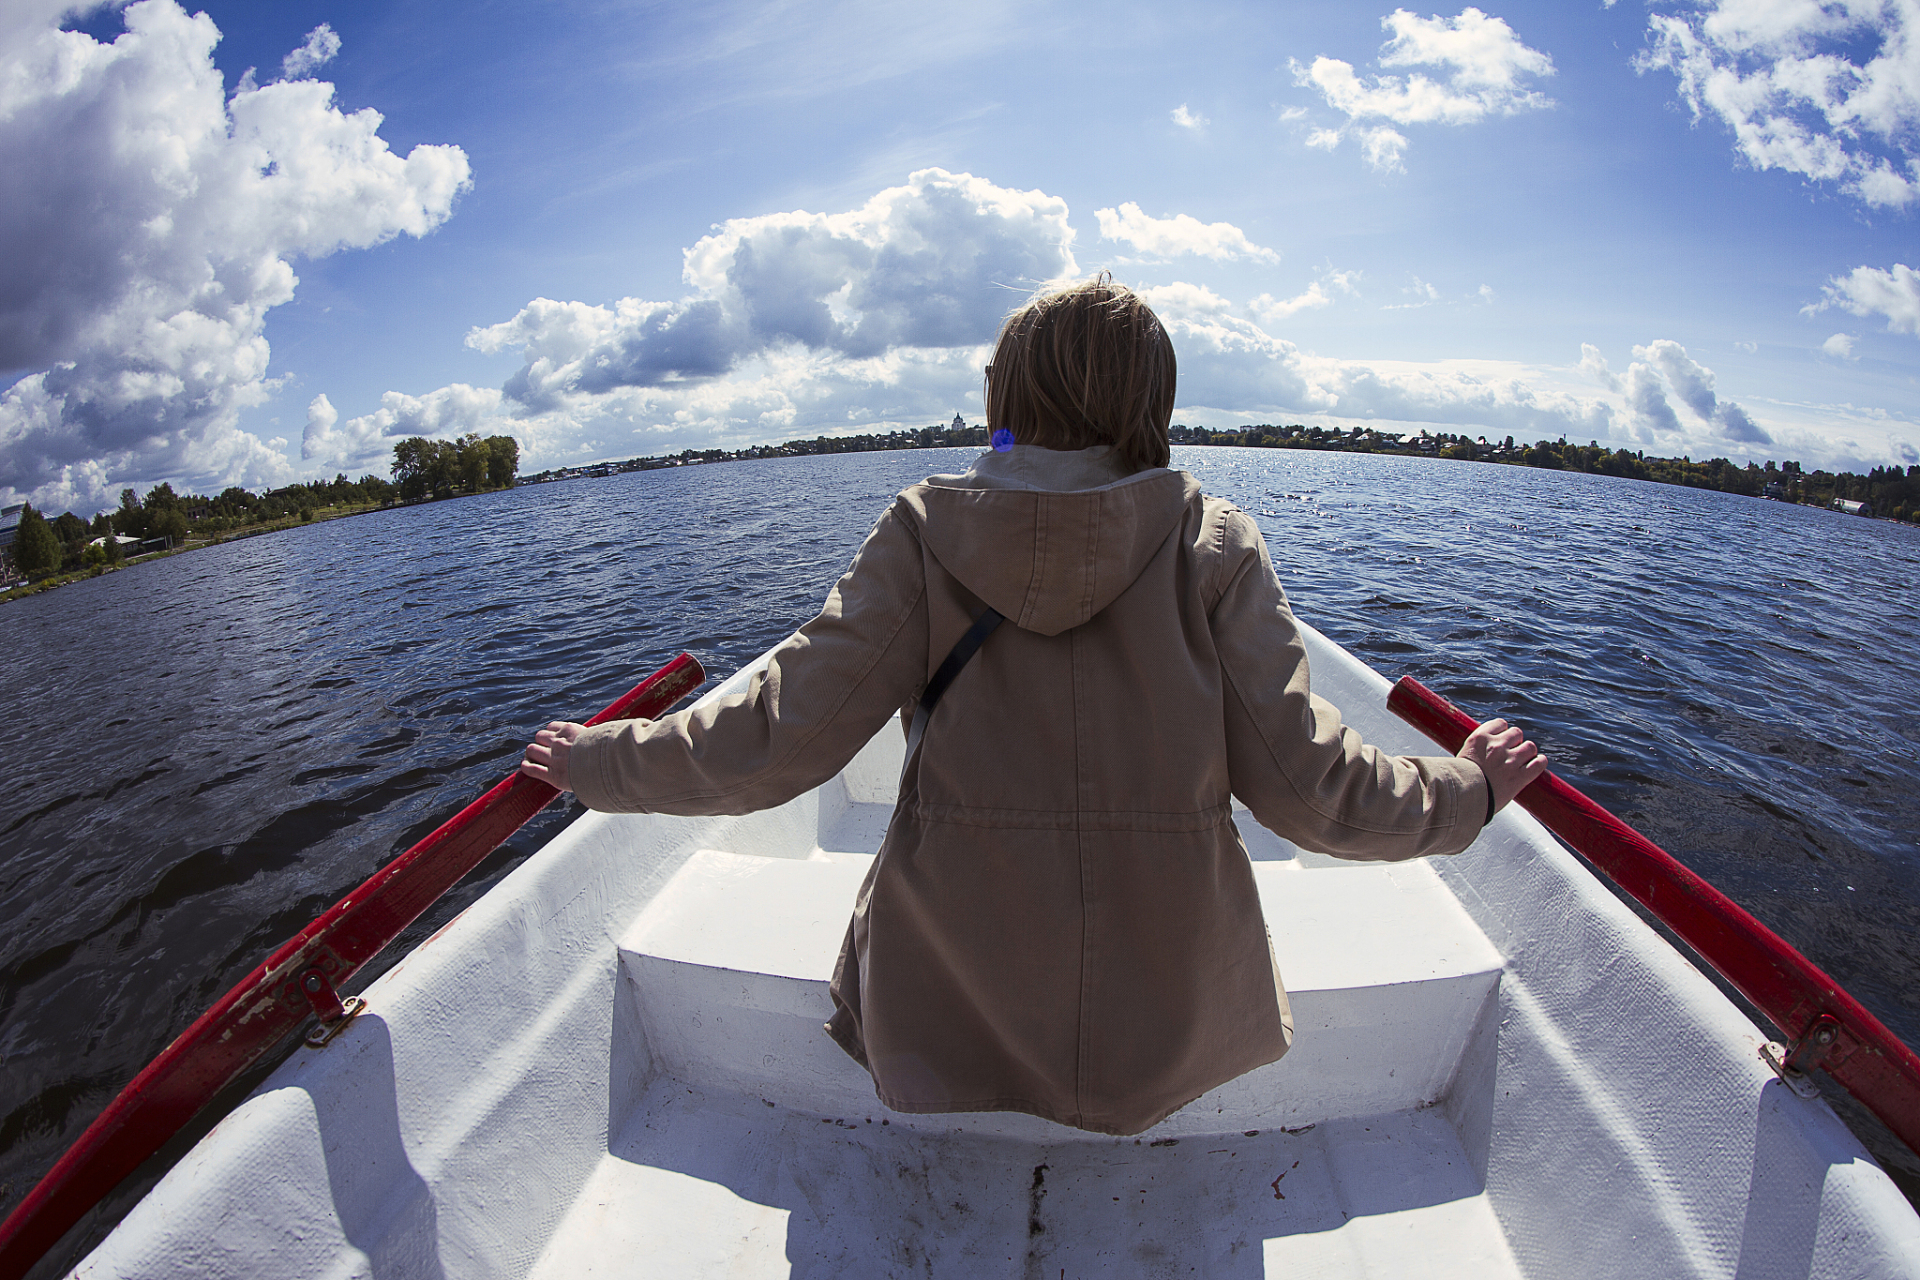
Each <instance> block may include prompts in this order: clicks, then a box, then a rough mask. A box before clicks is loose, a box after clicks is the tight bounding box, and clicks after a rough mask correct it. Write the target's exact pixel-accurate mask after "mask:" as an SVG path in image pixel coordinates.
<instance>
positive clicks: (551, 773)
mask: <svg viewBox="0 0 1920 1280" xmlns="http://www.w3.org/2000/svg"><path fill="white" fill-rule="evenodd" d="M585 729H586V726H585V725H583V724H575V723H573V722H572V721H571V720H555V721H554V722H553V723H551V724H549V725H548V726H547V727H546V728H544V729H542V730H540V731H539V732H538V733H536V734H534V735H533V741H532V742H530V743H528V744H527V750H526V753H525V754H524V755H522V756H521V757H520V772H522V773H524V774H526V775H527V776H528V777H529V778H532V779H533V780H534V781H535V782H544V783H546V784H547V785H548V786H550V787H552V788H554V789H555V790H557V791H571V790H573V787H572V785H571V784H570V783H569V782H568V780H567V756H568V755H569V754H571V753H572V751H573V740H574V739H575V738H578V737H579V736H580V734H581V732H582V731H583V730H585Z"/></svg>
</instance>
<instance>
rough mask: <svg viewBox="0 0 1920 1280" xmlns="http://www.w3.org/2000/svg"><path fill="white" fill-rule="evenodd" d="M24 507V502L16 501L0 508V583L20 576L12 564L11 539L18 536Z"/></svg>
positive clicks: (6, 582) (25, 506) (5, 582)
mask: <svg viewBox="0 0 1920 1280" xmlns="http://www.w3.org/2000/svg"><path fill="white" fill-rule="evenodd" d="M26 509H27V504H26V503H24V502H16V503H14V504H13V505H12V506H10V507H7V508H6V509H4V510H0V584H10V583H12V582H14V581H15V580H16V579H18V578H19V577H20V571H19V570H18V569H16V568H15V567H14V564H13V540H14V538H16V537H18V536H19V533H20V513H21V512H23V511H25V510H26Z"/></svg>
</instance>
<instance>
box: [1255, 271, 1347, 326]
mask: <svg viewBox="0 0 1920 1280" xmlns="http://www.w3.org/2000/svg"><path fill="white" fill-rule="evenodd" d="M1331 305H1333V295H1331V294H1329V293H1328V292H1327V289H1326V286H1325V285H1323V284H1321V283H1320V281H1318V280H1315V281H1314V282H1313V283H1312V284H1310V285H1308V286H1307V287H1306V289H1305V291H1303V292H1301V293H1297V294H1295V295H1294V296H1293V297H1291V298H1276V297H1274V296H1273V295H1272V294H1270V293H1263V294H1261V295H1260V296H1259V297H1257V298H1255V299H1254V300H1253V301H1252V302H1249V303H1248V304H1247V307H1248V309H1250V310H1251V311H1252V312H1253V313H1254V314H1255V315H1257V316H1259V317H1260V318H1261V319H1262V320H1265V321H1266V322H1267V323H1268V324H1272V323H1273V322H1274V321H1276V320H1285V319H1286V318H1287V317H1288V316H1291V315H1293V314H1295V313H1296V312H1300V311H1307V310H1310V309H1312V308H1315V307H1326V306H1331Z"/></svg>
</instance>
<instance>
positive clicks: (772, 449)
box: [520, 418, 1920, 524]
mask: <svg viewBox="0 0 1920 1280" xmlns="http://www.w3.org/2000/svg"><path fill="white" fill-rule="evenodd" d="M955 423H956V425H954V426H943V427H925V428H922V429H920V430H918V431H890V432H887V433H886V434H885V435H879V434H864V435H851V436H816V437H815V438H814V439H812V440H789V441H787V442H785V443H784V444H777V445H753V446H750V447H748V448H745V449H734V450H727V449H685V450H682V451H681V452H680V453H677V454H664V455H660V456H648V457H640V458H628V459H625V460H620V461H611V462H596V463H593V464H591V465H589V466H584V467H561V468H557V469H552V470H547V471H540V472H536V473H534V474H533V475H530V476H523V477H521V479H520V483H521V484H551V483H553V482H555V481H559V480H575V479H581V478H589V477H599V476H611V475H619V474H623V473H625V472H630V471H657V470H660V469H663V468H666V467H686V466H699V465H702V464H705V463H709V462H751V461H755V460H758V459H761V458H804V457H813V456H817V455H821V454H842V453H875V452H886V451H890V450H901V449H964V448H976V449H984V448H986V447H988V437H987V429H986V428H985V427H969V426H966V425H964V424H963V423H961V422H960V420H959V419H958V418H956V419H955ZM1168 436H1169V438H1170V440H1171V441H1172V443H1174V444H1180V445H1200V446H1226V447H1235V448H1245V449H1306V450H1312V451H1315V452H1321V453H1377V454H1389V455H1393V456H1397V457H1404V458H1447V459H1450V460H1456V461H1467V462H1487V463H1497V464H1499V465H1502V466H1518V467H1532V468H1535V469H1538V470H1551V471H1577V472H1580V473H1583V474H1587V475H1610V476H1616V477H1619V478H1621V479H1627V480H1641V481H1645V482H1647V483H1650V484H1672V485H1679V486H1681V487H1684V488H1690V489H1712V490H1717V491H1719V492H1722V493H1735V494H1740V495H1742V496H1744V497H1751V498H1772V499H1776V500H1778V501H1782V502H1791V503H1794V504H1796V505H1799V506H1810V507H1819V508H1823V509H1832V508H1834V507H1835V505H1836V501H1837V500H1846V501H1854V502H1860V503H1864V504H1866V505H1867V506H1868V507H1869V508H1870V510H1868V511H1863V512H1860V513H1858V514H1864V515H1867V516H1869V518H1872V519H1885V520H1892V521H1894V522H1896V523H1900V524H1915V523H1920V466H1914V467H1908V468H1907V469H1906V470H1905V472H1904V473H1903V472H1902V471H1901V469H1900V468H1899V467H1897V466H1894V467H1876V468H1874V469H1873V471H1871V472H1869V473H1868V474H1867V475H1865V476H1860V475H1855V474H1854V473H1852V472H1849V471H1843V472H1840V473H1838V474H1837V475H1836V474H1834V473H1832V472H1827V471H1806V470H1804V469H1803V468H1802V467H1801V465H1800V464H1799V463H1798V462H1791V461H1788V462H1781V463H1779V464H1777V465H1776V464H1775V463H1774V462H1772V461H1769V462H1768V463H1767V465H1766V466H1765V467H1760V466H1756V465H1754V464H1753V463H1748V464H1746V466H1744V467H1741V466H1737V465H1735V464H1734V463H1732V462H1730V461H1728V460H1727V459H1725V458H1709V459H1707V460H1706V461H1705V462H1695V461H1694V460H1693V459H1692V458H1691V457H1682V458H1658V457H1655V458H1649V457H1647V456H1646V455H1645V454H1644V453H1636V452H1633V451H1630V450H1627V449H1614V450H1609V449H1606V448H1604V447H1602V446H1601V445H1599V444H1598V443H1597V442H1595V443H1589V444H1585V445H1576V444H1569V443H1568V442H1567V441H1566V440H1565V439H1564V438H1562V439H1560V440H1541V441H1538V442H1536V443H1534V444H1531V445H1527V444H1518V443H1516V442H1515V441H1514V439H1513V437H1511V436H1508V437H1507V438H1506V440H1505V442H1504V443H1492V442H1489V441H1488V440H1487V439H1486V437H1484V436H1479V437H1467V436H1463V435H1448V434H1445V433H1440V434H1437V435H1436V434H1429V433H1428V432H1426V431H1424V430H1423V431H1418V432H1408V433H1404V434H1403V433H1392V432H1382V431H1377V430H1372V429H1368V428H1363V427H1356V428H1353V429H1352V430H1350V431H1328V430H1326V429H1324V428H1321V427H1306V426H1301V425H1299V424H1295V425H1292V426H1283V427H1277V426H1273V425H1271V424H1268V423H1261V424H1259V425H1248V426H1242V427H1237V428H1235V429H1233V430H1231V431H1212V430H1209V429H1208V428H1206V427H1188V426H1183V425H1180V424H1177V423H1176V424H1175V425H1174V426H1173V427H1172V428H1170V429H1169V431H1168ZM1770 490H1777V491H1770Z"/></svg>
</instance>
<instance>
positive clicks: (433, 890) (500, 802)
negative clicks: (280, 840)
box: [0, 653, 706, 1280]
mask: <svg viewBox="0 0 1920 1280" xmlns="http://www.w3.org/2000/svg"><path fill="white" fill-rule="evenodd" d="M705 679H706V672H704V671H703V670H701V668H700V664H699V663H698V662H696V661H695V660H694V659H693V658H692V656H691V655H688V654H684V653H683V654H681V655H680V656H679V657H677V658H675V659H674V660H673V661H672V662H669V663H668V664H667V665H666V666H664V667H662V668H660V669H659V670H658V671H656V672H654V673H653V674H652V675H650V676H648V677H647V678H646V679H645V680H642V681H641V682H640V683H639V684H638V685H636V686H635V687H634V688H633V689H632V690H630V691H629V692H628V693H627V694H626V695H624V696H623V697H621V698H620V700H619V701H617V702H615V703H614V704H613V705H612V706H610V707H608V708H607V709H606V710H605V711H602V712H601V713H600V714H599V715H597V716H595V717H594V718H593V719H591V720H589V721H587V723H588V724H601V723H603V722H605V721H608V720H628V719H633V718H635V717H641V718H645V719H653V718H654V717H657V716H659V715H660V714H661V713H662V712H664V711H665V710H666V709H667V708H668V707H671V706H672V705H673V704H674V703H676V702H678V701H679V700H680V699H681V698H682V697H684V696H686V695H687V694H689V693H691V692H693V690H695V689H697V688H699V687H700V684H701V682H702V681H704V680H705ZM559 794H560V793H559V792H558V791H555V790H554V789H553V788H552V787H550V786H548V785H546V784H545V783H544V782H535V781H534V780H533V779H531V778H528V777H526V776H524V775H522V774H520V773H517V772H516V773H514V774H512V775H510V776H509V777H508V778H507V779H506V780H505V781H503V782H501V783H500V784H499V785H498V786H496V787H494V788H493V789H492V790H491V791H489V792H487V793H486V794H485V795H483V796H481V797H480V798H479V799H478V800H475V801H474V802H473V803H472V804H470V805H468V806H467V807H466V808H464V809H462V810H461V811H460V812H459V813H457V814H455V815H454V816H453V817H451V818H449V819H448V820H447V821H446V822H444V823H442V824H441V825H440V827H439V829H438V830H436V831H435V832H434V833H433V834H432V835H430V836H428V837H427V838H426V839H425V840H422V841H421V842H420V843H419V844H416V845H415V846H413V848H411V849H409V850H407V851H406V852H405V853H403V854H401V855H400V856H399V857H397V858H395V859H394V860H393V861H392V862H389V863H388V864H387V865H386V866H384V867H382V868H380V870H378V871H376V872H375V873H374V874H373V875H372V876H371V877H370V878H369V879H368V880H367V882H366V883H365V884H363V885H361V886H360V887H359V888H358V889H355V890H354V891H353V892H352V893H349V894H348V895H347V896H346V897H344V898H342V899H340V901H339V902H337V903H335V904H334V905H333V906H332V907H331V908H329V909H328V911H327V912H326V914H325V915H323V916H321V917H320V918H319V919H318V920H315V921H314V922H313V923H312V924H310V925H308V926H307V927H306V928H305V929H303V930H301V931H300V933H299V935H298V936H296V937H295V938H294V939H293V940H292V941H290V942H288V943H287V944H286V945H285V946H283V947H281V948H280V949H279V950H278V951H276V952H274V953H273V954H272V955H271V956H269V957H268V958H267V961H266V963H264V964H262V965H261V966H260V967H259V968H258V969H255V970H254V971H253V972H252V973H250V974H248V975H247V976H246V978H245V979H243V980H242V981H241V982H240V984H239V985H238V986H236V987H234V989H233V990H231V991H229V992H227V994H226V995H224V996H221V997H220V999H219V1000H218V1001H217V1002H216V1003H215V1004H214V1006H213V1007H212V1008H211V1009H208V1010H207V1011H206V1012H205V1013H204V1014H202V1015H200V1019H199V1021H197V1022H195V1023H194V1024H193V1025H192V1026H190V1027H188V1028H187V1029H186V1030H185V1031H184V1032H182V1033H181V1034H180V1037H179V1039H177V1040H175V1041H174V1042H173V1043H172V1044H170V1045H168V1046H167V1047H166V1048H165V1049H164V1050H162V1051H161V1053H160V1056H159V1057H157V1058H155V1059H154V1060H153V1061H152V1062H151V1063H149V1064H148V1065H147V1068H146V1070H144V1071H142V1072H141V1073H140V1074H139V1075H137V1076H135V1077H134V1078H133V1083H132V1084H129V1085H128V1086H127V1087H126V1088H125V1089H123V1090H122V1091H121V1093H120V1096H119V1097H117V1098H115V1099H114V1100H113V1101H112V1102H111V1103H109V1104H108V1105H107V1109H106V1110H105V1111H102V1112H101V1113H100V1115H99V1117H98V1118H96V1119H95V1120H94V1122H93V1123H92V1124H90V1125H88V1126H87V1131H86V1132H85V1133H83V1134H81V1135H80V1140H79V1141H78V1142H76V1143H74V1144H73V1146H72V1147H71V1148H69V1149H68V1151H67V1153H66V1154H65V1155H64V1156H61V1157H60V1162H59V1163H58V1164H56V1165H54V1166H53V1168H52V1169H51V1170H50V1171H49V1172H48V1173H47V1176H46V1177H44V1178H42V1179H41V1180H40V1185H38V1186H36V1187H35V1188H34V1189H33V1190H32V1192H30V1193H29V1194H28V1196H27V1198H26V1199H25V1200H22V1201H21V1202H20V1204H19V1206H18V1207H17V1208H16V1209H14V1211H13V1212H12V1213H11V1214H9V1215H8V1216H7V1220H6V1222H4V1223H0V1277H5V1278H6V1280H16V1278H17V1277H19V1276H23V1275H25V1274H26V1271H27V1268H28V1267H30V1266H32V1265H33V1264H34V1263H35V1262H36V1261H38V1260H39V1258H40V1256H41V1255H42V1254H44V1253H45V1252H46V1251H47V1250H48V1249H50V1248H52V1247H53V1245H54V1243H55V1242H56V1241H57V1240H59V1239H60V1237H61V1236H62V1235H64V1234H65V1233H66V1231H67V1229H68V1228H69V1227H71V1226H73V1224H74V1223H75V1222H77V1221H79V1220H80V1216H81V1215H82V1214H84V1213H85V1212H86V1211H87V1210H88V1209H90V1208H92V1207H93V1206H94V1205H95V1204H96V1203H98V1202H99V1200H100V1198H101V1197H102V1196H104V1195H106V1194H107V1192H109V1191H111V1190H113V1188H114V1186H115V1185H116V1184H118V1183H119V1181H120V1180H121V1179H122V1178H124V1177H126V1176H127V1175H128V1174H129V1173H132V1172H133V1170H134V1169H135V1168H136V1167H137V1166H138V1165H139V1164H140V1162H141V1161H143V1160H145V1159H146V1158H147V1157H148V1156H150V1155H152V1154H153V1153H154V1152H156V1151H158V1150H159V1149H160V1147H161V1144H163V1143H165V1142H166V1140H167V1139H168V1138H170V1137H172V1136H173V1135H174V1134H175V1133H178V1132H179V1131H180V1129H181V1128H182V1127H183V1126H185V1125H186V1123H187V1122H188V1121H190V1120H192V1119H193V1117H194V1115H195V1114H196V1113H197V1112H198V1111H199V1110H200V1108H202V1107H204V1106H205V1105H206V1104H207V1103H208V1102H209V1101H210V1100H211V1099H212V1098H213V1096H214V1094H216V1093H218V1092H219V1091H220V1090H221V1089H222V1088H224V1087H225V1086H226V1085H227V1084H228V1083H229V1082H230V1081H232V1080H233V1079H234V1077H236V1076H238V1075H239V1074H240V1073H241V1072H242V1071H244V1070H246V1069H247V1067H248V1066H250V1065H251V1064H252V1063H253V1062H254V1061H256V1060H257V1059H258V1058H259V1057H260V1055H261V1054H263V1053H265V1052H266V1051H267V1050H268V1049H270V1048H272V1047H273V1046H274V1045H275V1044H276V1043H278V1042H279V1040H280V1039H281V1038H282V1037H283V1036H285V1035H286V1034H287V1032H289V1031H292V1030H293V1029H294V1028H295V1027H297V1026H299V1025H300V1024H301V1023H302V1022H304V1021H305V1020H306V1019H307V1017H308V1016H309V1015H311V1014H314V1013H318V1014H319V1015H320V1016H321V1019H322V1022H323V1023H334V1024H341V1023H343V1021H344V1018H345V1017H346V1011H345V1010H344V1009H343V1008H342V1005H341V1002H340V999H339V997H338V996H337V995H335V994H334V990H335V988H336V987H337V986H338V985H340V984H342V983H344V982H346V980H347V979H348V978H350V977H352V976H353V974H354V973H356V972H357V971H358V970H359V969H360V967H361V966H362V965H364V964H366V962H367V961H369V960H371V959H372V958H373V957H374V956H375V955H377V954H378V953H379V952H380V950H381V948H383V947H385V946H386V945H387V944H388V943H389V942H392V941H393V940H394V939H395V938H396V937H398V936H399V934H400V931H401V930H402V929H405V928H406V927H407V926H408V925H409V924H412V923H413V921H414V920H415V919H416V918H417V917H418V916H419V915H420V913H421V912H423V911H425V910H426V909H427V908H428V907H430V906H432V905H433V903H434V902H435V901H436V900H437V899H438V898H439V897H440V895H441V894H443V893H445V892H446V891H447V890H448V889H450V888H452V887H453V886H454V884H455V882H457V881H458V880H459V879H460V878H461V877H462V876H464V875H466V874H467V872H469V871H471V870H472V869H473V867H474V866H475V864H477V863H478V862H479V861H480V860H481V859H482V858H484V857H486V856H487V855H488V854H489V853H491V852H492V851H493V850H494V849H495V848H497V847H498V846H499V845H500V844H501V842H502V841H504V840H506V839H507V837H508V836H511V835H512V834H513V833H514V832H515V831H518V830H519V829H520V827H521V824H523V823H525V822H526V821H527V819H529V818H531V817H532V816H533V815H534V814H536V813H538V812H540V810H542V809H544V808H546V806H547V804H548V803H549V802H550V801H551V800H552V799H553V798H554V797H555V796H557V795H559Z"/></svg>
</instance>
